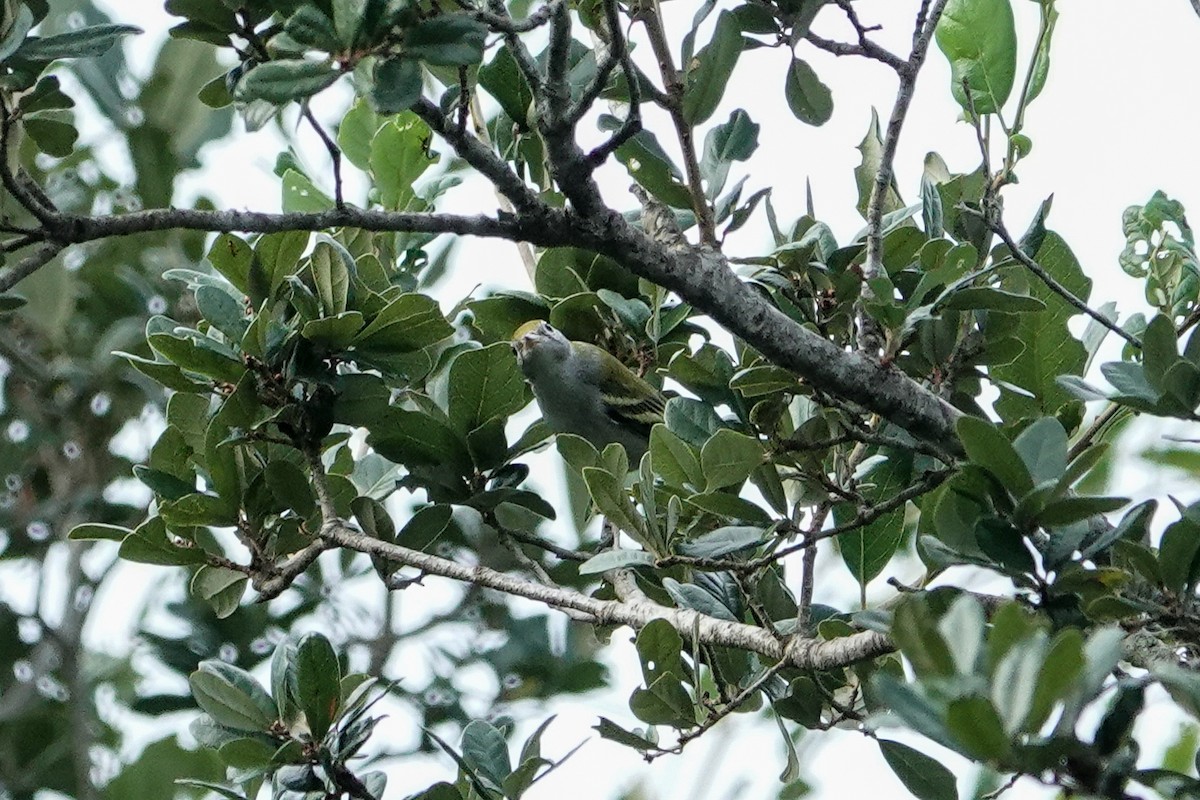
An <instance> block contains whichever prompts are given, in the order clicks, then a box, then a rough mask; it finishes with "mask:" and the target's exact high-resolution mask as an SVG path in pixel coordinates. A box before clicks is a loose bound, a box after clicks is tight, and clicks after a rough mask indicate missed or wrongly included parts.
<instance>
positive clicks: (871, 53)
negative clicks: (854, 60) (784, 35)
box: [804, 30, 908, 72]
mask: <svg viewBox="0 0 1200 800" xmlns="http://www.w3.org/2000/svg"><path fill="white" fill-rule="evenodd" d="M804 40H805V41H807V42H808V43H809V44H811V45H813V46H814V47H816V48H817V49H819V50H824V51H825V52H826V53H832V54H833V55H835V56H860V57H862V58H870V59H872V60H874V61H879V62H881V63H883V64H887V65H888V66H889V67H891V68H892V69H894V70H896V72H900V71H902V70H904V69H905V67H906V66H907V64H908V62H907V61H905V60H904V59H903V58H901V57H900V56H898V55H896V54H895V53H893V52H892V51H891V50H888V49H887V48H886V47H881V46H880V45H878V44H876V43H875V42H872V41H871V40H869V39H868V40H866V41H864V42H859V43H858V44H852V43H850V42H838V41H834V40H833V39H826V38H825V37H823V36H818V35H817V34H815V33H813V32H812V31H811V30H810V31H809V32H808V33H806V34H804Z"/></svg>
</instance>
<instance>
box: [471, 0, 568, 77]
mask: <svg viewBox="0 0 1200 800" xmlns="http://www.w3.org/2000/svg"><path fill="white" fill-rule="evenodd" d="M489 5H490V6H491V9H492V11H491V13H490V14H488V17H489V20H485V21H486V22H487V24H488V25H490V26H491V27H492V28H494V29H496V30H498V31H501V32H502V33H503V34H504V44H506V45H507V46H508V51H509V53H510V54H511V55H512V57H513V60H514V61H516V62H517V69H518V70H520V72H521V76H522V77H524V78H525V82H526V83H528V84H529V89H530V91H532V92H533V93H534V95H538V94H539V93H540V92H541V90H542V71H541V70H540V69H539V68H538V65H537V61H536V60H535V59H534V57H533V54H532V53H530V52H529V48H527V47H526V46H525V42H524V41H523V40H522V39H521V37H520V36H518V35H517V34H518V33H521V32H522V31H521V29H520V27H519V26H518V24H517V22H516V21H515V20H513V18H512V17H511V16H509V14H508V8H506V7H505V5H504V0H489ZM550 8H551V7H550V5H549V4H547V5H545V6H543V7H542V8H540V9H538V14H539V15H540V16H539V19H540V22H538V25H544V24H546V22H548V21H549V20H550ZM479 13H485V14H487V13H488V12H479ZM529 19H533V17H532V16H531V17H529ZM534 27H537V26H536V25H535V26H534ZM530 30H532V28H530Z"/></svg>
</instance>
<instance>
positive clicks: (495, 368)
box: [447, 342, 529, 434]
mask: <svg viewBox="0 0 1200 800" xmlns="http://www.w3.org/2000/svg"><path fill="white" fill-rule="evenodd" d="M447 382H448V388H447V396H448V405H449V408H448V413H449V416H450V424H451V426H452V427H453V428H454V429H455V430H456V431H458V432H459V433H462V434H465V433H466V432H467V431H472V430H475V429H476V428H478V427H479V426H480V425H482V424H483V423H485V422H487V421H488V420H491V419H493V418H496V417H507V416H509V415H510V414H513V413H515V412H517V411H519V410H521V409H522V408H524V407H525V404H526V403H528V402H529V400H528V394H527V392H528V389H527V388H526V385H525V379H524V378H523V377H522V376H521V370H520V368H519V367H518V366H517V359H516V356H515V355H514V354H513V350H512V347H510V346H509V345H508V344H505V343H500V342H498V343H496V344H492V345H488V346H487V347H483V348H480V349H478V350H464V351H463V352H462V353H459V355H458V357H457V358H455V359H454V361H452V362H451V364H450V369H449V371H448V376H447Z"/></svg>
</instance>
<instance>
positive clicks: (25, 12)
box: [0, 4, 37, 62]
mask: <svg viewBox="0 0 1200 800" xmlns="http://www.w3.org/2000/svg"><path fill="white" fill-rule="evenodd" d="M10 13H11V14H12V19H11V20H10V21H9V25H8V31H7V32H5V34H4V38H3V40H0V62H2V61H8V59H9V57H11V56H12V54H13V53H15V52H17V48H18V47H20V46H21V45H22V44H24V43H25V38H26V37H27V36H28V35H29V31H30V30H32V29H33V26H34V24H35V23H36V22H37V20H35V19H34V16H33V12H32V11H31V10H30V9H29V7H28V6H26V5H25V4H21V5H19V6H17V7H16V8H15V9H13V10H12V11H11V12H10Z"/></svg>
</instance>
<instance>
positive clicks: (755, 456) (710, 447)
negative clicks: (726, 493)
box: [700, 428, 765, 491]
mask: <svg viewBox="0 0 1200 800" xmlns="http://www.w3.org/2000/svg"><path fill="white" fill-rule="evenodd" d="M764 456H765V454H764V452H763V447H762V443H760V442H759V441H758V439H755V438H754V437H752V436H747V435H746V434H744V433H738V432H737V431H734V430H730V429H729V428H722V429H721V430H719V431H717V432H716V433H714V434H713V435H712V437H711V438H709V440H708V441H707V442H705V443H704V446H703V447H702V448H701V449H700V468H701V470H702V471H703V472H704V478H705V481H706V488H707V491H712V490H714V489H720V488H722V487H725V486H735V485H738V484H741V483H742V482H743V481H744V480H746V478H748V477H750V473H752V472H754V470H756V469H757V468H758V467H759V466H760V465H761V464H762V463H763V458H764Z"/></svg>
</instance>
